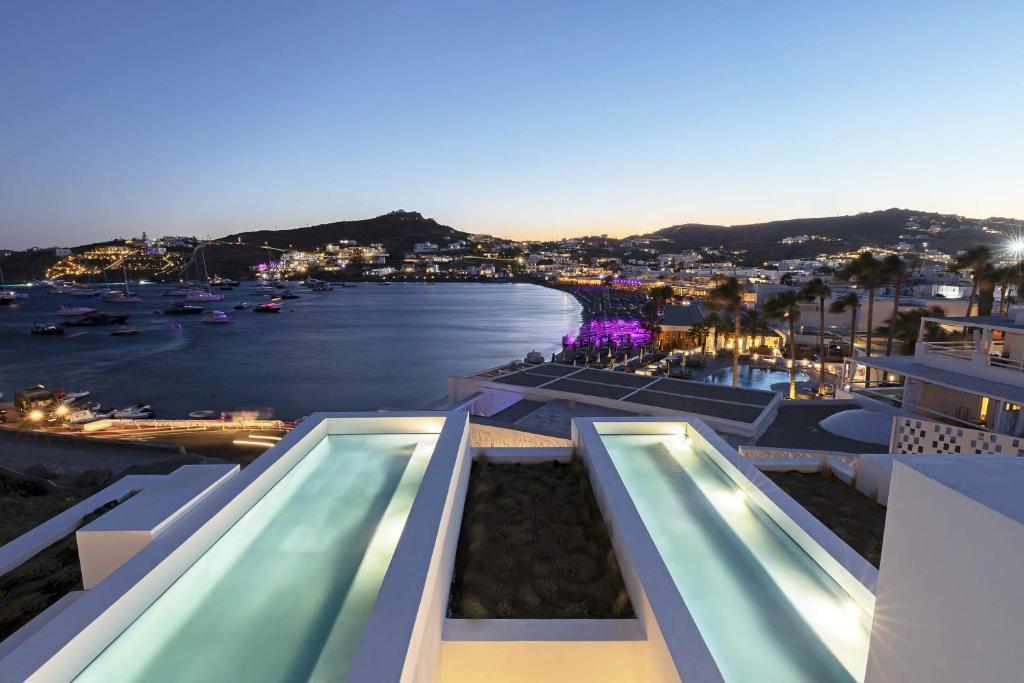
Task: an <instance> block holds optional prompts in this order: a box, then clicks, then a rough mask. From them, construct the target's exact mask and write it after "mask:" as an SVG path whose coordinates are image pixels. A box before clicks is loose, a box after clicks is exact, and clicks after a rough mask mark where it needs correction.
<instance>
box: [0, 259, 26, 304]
mask: <svg viewBox="0 0 1024 683" xmlns="http://www.w3.org/2000/svg"><path fill="white" fill-rule="evenodd" d="M0 286H2V288H3V289H2V290H0V306H9V305H11V304H12V303H14V302H15V301H16V300H18V299H27V298H28V294H19V293H18V292H12V291H10V290H9V289H7V281H6V280H5V279H4V270H3V268H0Z"/></svg>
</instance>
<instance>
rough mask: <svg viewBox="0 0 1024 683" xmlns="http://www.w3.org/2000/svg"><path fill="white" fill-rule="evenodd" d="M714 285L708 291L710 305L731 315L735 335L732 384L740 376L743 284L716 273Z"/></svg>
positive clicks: (734, 383) (735, 383)
mask: <svg viewBox="0 0 1024 683" xmlns="http://www.w3.org/2000/svg"><path fill="white" fill-rule="evenodd" d="M713 282H716V283H717V284H715V286H714V287H713V288H712V290H711V292H710V298H711V306H712V308H715V309H716V310H720V311H723V312H725V313H728V314H729V315H731V316H732V317H733V321H734V323H735V329H736V337H735V339H734V341H733V345H732V385H733V386H736V385H737V382H738V381H739V378H740V310H741V305H742V304H743V285H741V284H740V281H739V280H737V279H736V278H734V277H732V276H728V277H725V276H721V275H716V276H715V279H714V280H713Z"/></svg>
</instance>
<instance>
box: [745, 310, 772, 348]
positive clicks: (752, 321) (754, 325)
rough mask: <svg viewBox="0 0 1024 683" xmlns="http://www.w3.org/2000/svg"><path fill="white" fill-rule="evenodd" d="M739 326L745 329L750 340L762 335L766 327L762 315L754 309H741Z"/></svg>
mask: <svg viewBox="0 0 1024 683" xmlns="http://www.w3.org/2000/svg"><path fill="white" fill-rule="evenodd" d="M740 326H741V327H742V328H743V329H745V330H746V331H747V334H749V335H750V339H751V342H753V341H754V340H755V339H756V338H757V337H759V336H761V337H763V334H764V332H765V331H767V329H768V328H767V326H766V325H765V317H764V315H762V314H761V312H760V311H758V310H755V309H748V310H746V311H743V314H742V315H741V325H740ZM762 341H763V339H762ZM755 346H759V344H755Z"/></svg>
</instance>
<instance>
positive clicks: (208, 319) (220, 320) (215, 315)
mask: <svg viewBox="0 0 1024 683" xmlns="http://www.w3.org/2000/svg"><path fill="white" fill-rule="evenodd" d="M199 321H200V322H204V323H214V324H218V325H222V324H224V323H229V322H231V318H230V317H228V314H227V313H225V312H224V311H207V312H206V313H203V317H202V318H200V319H199Z"/></svg>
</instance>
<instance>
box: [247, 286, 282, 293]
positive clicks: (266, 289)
mask: <svg viewBox="0 0 1024 683" xmlns="http://www.w3.org/2000/svg"><path fill="white" fill-rule="evenodd" d="M253 291H254V292H256V293H257V294H277V288H275V287H271V286H270V285H260V286H259V287H257V288H256V289H254V290H253Z"/></svg>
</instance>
